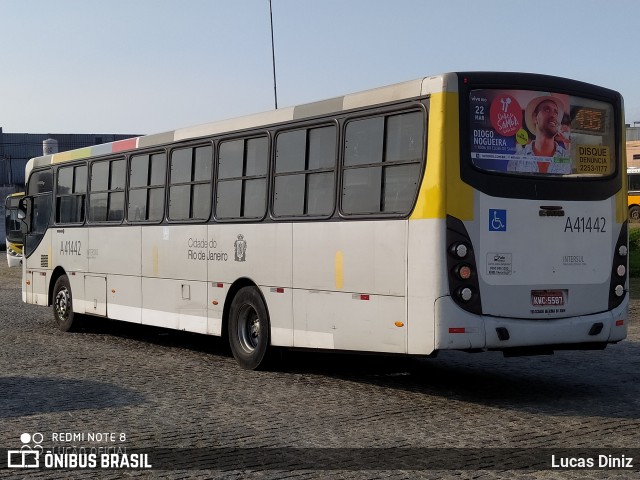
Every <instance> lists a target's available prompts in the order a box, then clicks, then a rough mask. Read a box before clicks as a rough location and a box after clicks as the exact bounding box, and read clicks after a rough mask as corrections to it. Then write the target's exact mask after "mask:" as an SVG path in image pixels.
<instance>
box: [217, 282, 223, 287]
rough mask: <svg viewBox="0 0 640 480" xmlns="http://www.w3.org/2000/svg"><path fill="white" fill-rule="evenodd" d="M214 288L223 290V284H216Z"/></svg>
mask: <svg viewBox="0 0 640 480" xmlns="http://www.w3.org/2000/svg"><path fill="white" fill-rule="evenodd" d="M216 287H218V288H224V284H222V283H216Z"/></svg>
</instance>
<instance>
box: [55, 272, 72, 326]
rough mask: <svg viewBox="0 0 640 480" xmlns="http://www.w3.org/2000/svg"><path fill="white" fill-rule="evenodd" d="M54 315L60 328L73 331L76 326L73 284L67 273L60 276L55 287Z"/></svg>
mask: <svg viewBox="0 0 640 480" xmlns="http://www.w3.org/2000/svg"><path fill="white" fill-rule="evenodd" d="M53 316H54V318H55V319H56V323H57V324H58V328H59V329H60V330H62V331H63V332H69V331H72V330H73V329H74V327H75V326H76V325H74V321H76V318H75V317H76V316H75V315H74V313H73V297H72V296H71V284H70V283H69V278H68V277H67V276H66V275H62V276H61V277H59V278H58V280H56V283H55V286H54V287H53ZM76 323H77V322H76Z"/></svg>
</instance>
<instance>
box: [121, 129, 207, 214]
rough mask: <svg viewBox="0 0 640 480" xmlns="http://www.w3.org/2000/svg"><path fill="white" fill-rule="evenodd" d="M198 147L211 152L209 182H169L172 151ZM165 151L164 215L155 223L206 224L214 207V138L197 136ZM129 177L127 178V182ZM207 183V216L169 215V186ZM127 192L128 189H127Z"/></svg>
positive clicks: (172, 145)
mask: <svg viewBox="0 0 640 480" xmlns="http://www.w3.org/2000/svg"><path fill="white" fill-rule="evenodd" d="M200 147H211V149H212V152H211V162H212V164H211V178H210V179H209V182H203V181H194V180H192V181H190V182H181V183H177V184H175V185H173V184H172V183H171V159H172V156H173V152H175V151H176V150H184V149H186V148H192V149H194V150H195V149H197V148H200ZM165 151H166V156H167V158H166V170H165V192H164V217H163V220H162V221H161V222H157V223H164V222H166V223H168V224H171V225H180V224H207V223H209V222H210V221H211V219H212V217H213V209H214V204H213V193H214V187H215V183H214V179H215V167H216V142H215V139H214V138H212V137H204V138H197V139H194V140H192V141H188V142H185V143H174V144H171V145H169V146H167V148H166V149H165ZM137 153H138V152H135V154H137ZM131 155H132V156H133V155H134V152H131ZM130 168H131V165H130V164H129V169H130ZM127 172H128V173H129V172H130V170H128V171H127ZM128 180H129V179H127V182H128ZM207 183H208V184H209V186H210V190H209V215H208V216H207V218H184V219H172V218H171V217H170V216H169V204H170V202H171V187H172V186H184V185H191V186H193V185H205V184H207ZM127 193H128V190H127ZM128 200H129V199H128V196H127V212H126V214H127V215H128V214H129V212H128V207H129V205H128ZM136 223H138V222H136ZM145 223H147V224H149V223H151V222H145Z"/></svg>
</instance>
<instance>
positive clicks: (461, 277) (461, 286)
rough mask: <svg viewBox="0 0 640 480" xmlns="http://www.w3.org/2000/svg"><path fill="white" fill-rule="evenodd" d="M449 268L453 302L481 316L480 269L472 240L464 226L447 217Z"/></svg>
mask: <svg viewBox="0 0 640 480" xmlns="http://www.w3.org/2000/svg"><path fill="white" fill-rule="evenodd" d="M446 241H447V251H448V253H449V254H448V255H447V268H448V271H449V275H448V277H449V292H451V296H452V298H453V300H454V301H455V302H456V303H457V304H458V305H459V306H460V307H462V308H464V309H465V310H467V311H468V312H471V313H476V314H481V313H482V304H481V303H480V287H479V284H478V275H477V272H478V269H477V268H476V259H475V254H474V252H473V246H472V244H471V239H470V238H469V234H468V233H467V229H466V228H465V226H464V224H463V223H462V222H461V221H460V220H458V219H457V218H454V217H451V216H447V239H446Z"/></svg>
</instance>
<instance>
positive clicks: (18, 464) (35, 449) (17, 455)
mask: <svg viewBox="0 0 640 480" xmlns="http://www.w3.org/2000/svg"><path fill="white" fill-rule="evenodd" d="M43 440H44V435H42V434H41V433H34V434H30V433H23V434H22V435H20V441H21V442H22V446H21V447H20V450H9V451H8V452H7V457H8V458H7V466H8V467H9V468H39V467H40V455H41V454H42V451H43V448H42V445H41V444H42V441H43ZM32 442H33V446H31V443H32Z"/></svg>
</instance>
